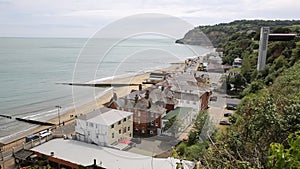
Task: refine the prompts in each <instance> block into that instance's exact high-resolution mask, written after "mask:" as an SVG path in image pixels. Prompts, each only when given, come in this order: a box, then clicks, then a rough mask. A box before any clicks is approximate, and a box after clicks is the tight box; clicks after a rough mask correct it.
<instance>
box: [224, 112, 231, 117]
mask: <svg viewBox="0 0 300 169" xmlns="http://www.w3.org/2000/svg"><path fill="white" fill-rule="evenodd" d="M229 116H232V113H230V112H226V113H224V117H229Z"/></svg>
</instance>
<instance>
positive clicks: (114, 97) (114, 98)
mask: <svg viewBox="0 0 300 169" xmlns="http://www.w3.org/2000/svg"><path fill="white" fill-rule="evenodd" d="M112 99H113V100H117V99H118V96H117V93H115V92H114V94H113V97H112Z"/></svg>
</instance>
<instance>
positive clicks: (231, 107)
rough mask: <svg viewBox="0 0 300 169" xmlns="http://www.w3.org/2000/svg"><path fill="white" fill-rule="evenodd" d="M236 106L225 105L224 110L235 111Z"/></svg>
mask: <svg viewBox="0 0 300 169" xmlns="http://www.w3.org/2000/svg"><path fill="white" fill-rule="evenodd" d="M236 108H237V105H236V104H227V106H226V109H227V110H236Z"/></svg>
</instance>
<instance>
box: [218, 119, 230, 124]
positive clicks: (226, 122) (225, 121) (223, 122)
mask: <svg viewBox="0 0 300 169" xmlns="http://www.w3.org/2000/svg"><path fill="white" fill-rule="evenodd" d="M219 124H220V125H231V123H230V122H229V121H227V120H221V121H220V123H219Z"/></svg>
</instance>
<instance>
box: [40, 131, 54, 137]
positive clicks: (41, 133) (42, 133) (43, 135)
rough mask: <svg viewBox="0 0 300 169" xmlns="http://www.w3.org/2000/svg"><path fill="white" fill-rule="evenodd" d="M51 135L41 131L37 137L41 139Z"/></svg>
mask: <svg viewBox="0 0 300 169" xmlns="http://www.w3.org/2000/svg"><path fill="white" fill-rule="evenodd" d="M51 134H52V133H51V131H48V130H43V131H41V132H39V135H40V137H41V138H44V137H47V136H49V135H51Z"/></svg>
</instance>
